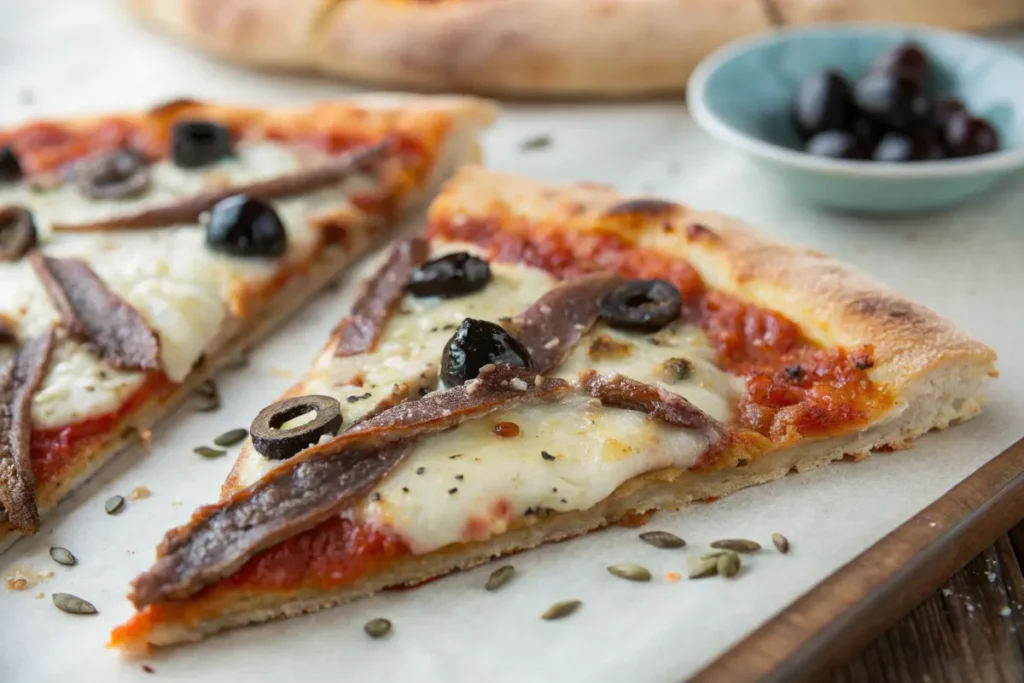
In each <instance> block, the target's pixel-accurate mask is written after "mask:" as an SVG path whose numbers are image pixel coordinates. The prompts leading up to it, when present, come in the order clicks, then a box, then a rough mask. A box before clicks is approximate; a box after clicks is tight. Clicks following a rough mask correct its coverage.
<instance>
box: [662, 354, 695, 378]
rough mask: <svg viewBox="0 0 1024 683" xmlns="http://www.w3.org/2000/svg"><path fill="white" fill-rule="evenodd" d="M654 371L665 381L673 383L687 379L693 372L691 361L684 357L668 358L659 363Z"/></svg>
mask: <svg viewBox="0 0 1024 683" xmlns="http://www.w3.org/2000/svg"><path fill="white" fill-rule="evenodd" d="M655 372H656V373H657V375H658V377H659V378H661V379H662V380H664V381H665V382H668V383H670V384H675V383H676V382H682V381H685V380H686V379H689V377H690V375H692V374H693V363H691V362H690V361H688V360H686V359H685V358H669V359H668V360H666V361H664V362H663V363H660V364H659V365H658V367H657V369H656V370H655Z"/></svg>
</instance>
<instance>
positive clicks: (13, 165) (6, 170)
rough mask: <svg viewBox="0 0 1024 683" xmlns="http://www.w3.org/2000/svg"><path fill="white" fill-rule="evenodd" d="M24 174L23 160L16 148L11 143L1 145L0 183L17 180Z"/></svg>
mask: <svg viewBox="0 0 1024 683" xmlns="http://www.w3.org/2000/svg"><path fill="white" fill-rule="evenodd" d="M23 175H24V173H23V172H22V169H21V162H20V161H19V160H18V155H17V154H15V152H14V148H13V147H11V146H10V145H5V146H3V147H0V183H14V182H17V181H19V180H21V178H22V176H23Z"/></svg>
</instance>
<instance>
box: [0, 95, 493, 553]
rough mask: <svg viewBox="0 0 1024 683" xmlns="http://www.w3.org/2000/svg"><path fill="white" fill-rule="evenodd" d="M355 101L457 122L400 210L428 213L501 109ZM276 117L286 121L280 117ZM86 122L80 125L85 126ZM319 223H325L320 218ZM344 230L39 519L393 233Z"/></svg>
mask: <svg viewBox="0 0 1024 683" xmlns="http://www.w3.org/2000/svg"><path fill="white" fill-rule="evenodd" d="M351 102H356V103H359V104H360V105H361V106H379V107H394V106H404V107H407V109H408V113H409V114H410V115H414V114H415V113H417V112H419V113H424V112H438V111H447V112H448V113H449V114H451V116H452V117H453V121H454V128H453V129H452V130H451V131H450V132H449V134H448V136H447V138H446V139H445V143H444V147H443V148H442V150H441V151H440V153H439V155H438V157H437V161H436V163H435V165H434V168H433V169H432V171H431V175H430V177H429V178H428V179H427V182H426V183H425V185H424V186H423V187H422V188H420V189H419V190H418V191H416V192H413V193H411V194H409V195H408V196H407V197H406V198H405V206H403V207H402V211H415V210H417V209H419V210H422V208H423V206H424V205H425V204H426V203H427V202H428V201H429V200H430V198H431V197H433V196H434V195H435V194H436V193H437V191H438V189H439V187H440V186H441V184H442V183H443V182H444V181H445V180H446V179H448V178H449V177H450V176H451V175H452V173H453V172H454V171H455V169H456V168H458V167H459V166H460V165H461V164H463V163H467V162H473V161H479V159H480V146H479V143H478V136H479V132H480V130H481V128H483V127H484V126H486V125H487V124H488V123H490V121H491V120H492V119H493V118H494V115H495V109H494V107H493V106H491V105H490V104H489V103H486V102H484V101H481V100H473V99H468V98H429V99H426V98H417V97H414V96H405V95H387V94H382V95H374V96H364V97H362V98H355V99H353V100H351ZM174 106H188V107H195V108H219V109H222V110H234V111H236V112H244V111H247V110H244V109H242V108H235V107H224V106H223V105H210V104H201V103H194V102H187V103H176V104H174ZM277 115H278V116H282V115H281V114H280V113H278V114H277ZM85 121H86V120H84V119H83V120H82V123H83V125H85ZM317 218H318V219H321V220H322V219H324V218H327V217H324V216H317ZM341 224H342V225H344V226H345V232H346V237H345V239H344V240H343V242H344V244H345V248H341V247H338V246H333V247H328V248H326V249H324V250H323V251H321V252H320V253H319V255H318V257H317V259H316V262H315V263H312V264H311V265H310V268H309V271H308V272H307V273H306V274H305V275H304V276H302V277H299V278H296V279H293V280H292V282H291V283H289V284H288V285H286V286H285V287H283V288H282V289H280V290H278V291H277V292H276V293H275V294H274V296H273V297H272V299H271V300H270V301H269V302H267V303H266V304H265V305H264V307H262V308H260V309H251V310H250V311H249V314H248V316H247V317H246V318H231V319H230V320H229V323H228V324H227V325H226V326H225V328H224V329H222V330H221V332H220V338H221V339H223V340H224V341H223V344H221V345H219V346H218V347H217V350H216V351H215V352H213V353H208V354H206V356H205V358H204V359H203V361H202V363H201V365H199V366H197V367H196V368H195V369H194V370H193V372H192V373H191V374H190V375H189V377H188V378H187V379H186V381H185V382H184V383H182V384H181V385H179V386H177V387H176V388H175V389H174V390H173V391H172V392H171V393H170V394H164V395H159V396H156V397H154V398H153V399H151V400H150V401H148V402H146V403H144V404H143V405H142V406H140V407H139V408H138V409H137V410H136V411H135V412H134V413H132V414H130V415H126V416H125V417H124V419H123V420H121V422H120V423H118V424H117V425H116V426H115V427H114V428H113V429H112V430H111V433H116V434H118V436H117V437H116V438H115V439H113V441H108V440H107V439H106V438H105V437H102V436H98V437H95V438H94V439H92V440H90V441H89V442H88V445H87V446H86V447H85V448H84V449H83V450H82V451H81V452H80V453H78V454H76V457H75V466H74V468H72V469H71V470H69V471H68V472H67V473H66V475H65V476H64V477H63V478H62V479H61V481H59V482H57V483H55V484H51V485H49V486H43V487H40V488H39V490H37V491H36V500H37V505H38V508H39V513H40V515H43V516H45V515H46V514H47V513H49V512H50V511H51V510H53V509H54V508H55V507H56V506H57V504H58V503H59V502H60V501H61V500H63V499H64V498H65V497H66V496H68V495H69V494H70V493H71V492H72V491H73V490H74V489H76V488H78V487H79V486H81V485H82V484H83V483H84V482H85V481H87V480H88V479H89V477H91V476H92V475H93V474H94V473H95V472H96V471H97V470H98V469H99V468H100V467H102V466H103V465H104V464H105V463H106V462H107V461H109V460H110V459H111V458H112V457H113V456H114V455H116V454H118V453H119V452H120V451H122V450H124V449H125V448H127V447H128V446H130V445H133V444H136V443H137V442H138V440H139V435H140V434H146V433H147V432H148V431H149V430H150V429H151V428H152V427H153V426H154V425H155V424H156V423H157V422H158V421H160V420H161V419H162V418H164V417H165V416H167V415H169V414H170V413H171V412H172V411H173V410H174V409H175V408H176V407H177V406H178V405H180V404H181V403H182V401H183V399H185V398H187V397H188V396H190V395H191V394H192V393H193V392H194V391H195V390H196V389H197V388H198V387H199V386H200V385H201V384H202V383H203V382H205V381H206V380H207V379H209V378H211V377H213V376H214V375H215V374H216V372H217V371H218V370H219V369H220V368H221V367H223V366H224V365H226V364H230V362H231V361H232V360H233V359H234V358H236V357H237V356H238V354H240V353H242V352H244V351H245V350H247V349H248V348H250V347H252V346H253V345H255V344H256V343H257V342H258V341H259V340H260V339H262V338H263V337H264V336H265V335H266V334H268V333H269V332H270V331H271V330H273V329H275V328H277V327H278V326H279V325H280V324H281V323H282V322H283V321H284V320H285V319H287V318H288V317H289V315H290V314H292V313H295V312H296V311H298V310H300V309H301V308H302V306H301V303H302V302H304V301H306V300H307V299H308V298H310V297H311V296H312V295H313V294H315V293H316V292H318V291H319V290H320V289H322V288H323V287H324V286H326V285H327V284H328V283H329V282H330V281H331V280H333V279H334V278H335V277H337V276H338V275H339V274H340V273H341V271H342V270H344V269H345V268H346V267H347V266H348V265H349V264H351V263H352V262H353V261H354V260H355V259H356V258H358V257H359V256H360V255H361V254H363V253H365V252H366V251H367V250H368V249H369V248H370V247H372V246H374V245H375V244H379V243H380V242H381V241H382V240H384V239H386V238H387V236H388V235H389V234H391V232H392V230H391V228H393V227H394V226H385V225H377V226H373V225H366V226H359V227H358V228H353V227H352V226H349V225H346V224H345V222H344V221H343V222H342V223H341ZM249 321H258V324H257V325H255V326H247V325H246V323H247V322H249ZM20 537H21V534H20V533H19V532H18V531H17V530H16V529H15V528H14V527H13V525H11V524H10V522H8V521H6V520H4V521H0V553H3V552H4V551H5V550H7V548H9V547H10V546H11V544H13V543H14V542H15V541H16V540H17V539H18V538H20Z"/></svg>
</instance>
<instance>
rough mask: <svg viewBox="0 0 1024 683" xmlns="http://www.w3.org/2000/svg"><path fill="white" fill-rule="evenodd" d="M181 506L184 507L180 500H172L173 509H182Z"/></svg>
mask: <svg viewBox="0 0 1024 683" xmlns="http://www.w3.org/2000/svg"><path fill="white" fill-rule="evenodd" d="M181 506H182V502H181V501H180V500H172V501H171V507H172V508H180V507H181Z"/></svg>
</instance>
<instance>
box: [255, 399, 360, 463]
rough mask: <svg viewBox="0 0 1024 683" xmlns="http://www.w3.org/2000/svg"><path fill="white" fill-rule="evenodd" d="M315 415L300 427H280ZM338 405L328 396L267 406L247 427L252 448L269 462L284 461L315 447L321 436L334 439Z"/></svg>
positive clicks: (337, 428) (339, 422) (289, 400)
mask: <svg viewBox="0 0 1024 683" xmlns="http://www.w3.org/2000/svg"><path fill="white" fill-rule="evenodd" d="M309 412H316V416H315V417H314V418H313V419H312V420H310V421H309V422H306V423H304V424H301V425H298V426H296V427H291V428H289V429H281V425H283V424H284V423H285V422H288V421H289V420H294V419H295V418H297V417H299V416H300V415H305V414H306V413H309ZM341 422H342V417H341V404H340V403H339V402H338V401H337V399H333V398H331V397H330V396H318V395H313V396H294V397H292V398H286V399H285V400H283V401H278V402H277V403H274V404H272V405H269V406H267V407H266V408H264V409H263V410H261V411H260V413H259V415H257V416H256V419H255V420H253V421H252V426H250V427H249V434H251V435H252V445H253V448H255V449H256V450H257V451H258V452H259V453H260V454H261V455H263V456H264V457H266V458H270V459H271V460H287V459H288V458H290V457H292V456H293V455H295V454H297V453H298V452H299V451H302V450H305V449H307V448H309V447H310V446H314V445H316V443H317V442H318V441H320V437H322V436H324V435H325V434H329V435H331V436H334V435H335V434H337V433H338V430H339V429H341Z"/></svg>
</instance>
